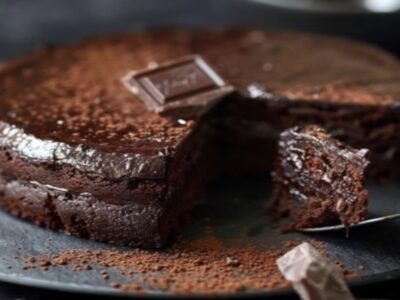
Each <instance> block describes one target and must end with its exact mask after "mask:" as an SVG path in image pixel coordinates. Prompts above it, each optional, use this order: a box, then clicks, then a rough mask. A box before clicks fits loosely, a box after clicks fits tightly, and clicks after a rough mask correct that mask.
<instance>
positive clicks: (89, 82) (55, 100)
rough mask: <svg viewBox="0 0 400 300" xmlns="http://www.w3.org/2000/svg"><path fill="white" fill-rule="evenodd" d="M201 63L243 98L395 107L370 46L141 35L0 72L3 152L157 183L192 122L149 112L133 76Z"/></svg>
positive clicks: (386, 69)
mask: <svg viewBox="0 0 400 300" xmlns="http://www.w3.org/2000/svg"><path fill="white" fill-rule="evenodd" d="M191 54H199V55H201V56H202V57H204V58H205V59H206V60H207V62H208V63H209V64H210V65H211V66H212V67H213V68H214V69H215V70H216V71H217V72H218V73H219V74H220V75H221V76H222V77H223V78H224V79H226V80H227V81H228V82H229V83H231V84H232V85H233V86H235V87H237V88H238V90H239V94H241V95H243V96H244V97H246V98H260V97H261V98H262V97H266V98H274V99H280V98H285V99H293V100H307V101H318V100H323V101H328V102H342V103H343V102H344V103H355V104H358V103H362V104H371V105H392V104H397V101H398V100H400V99H399V98H400V97H399V95H400V85H399V84H398V83H399V82H400V72H399V66H400V63H399V61H398V60H397V59H396V58H395V57H393V56H391V55H389V54H387V53H385V52H383V51H381V50H379V49H375V48H374V47H371V46H364V45H362V44H358V43H354V42H349V41H345V40H340V39H331V38H326V37H321V36H313V35H307V34H295V33H286V32H281V33H277V32H268V31H266V32H261V31H243V30H228V31H212V32H207V31H206V32H204V31H203V32H179V31H170V32H151V33H149V32H143V33H132V34H126V35H120V36H111V37H105V38H97V39H92V40H88V41H85V42H82V43H80V44H77V45H74V46H66V47H61V48H48V49H44V50H42V51H39V52H37V53H34V54H31V55H28V56H25V57H22V58H20V59H16V60H14V61H12V62H10V63H9V64H8V65H7V66H6V67H5V69H4V70H3V71H1V73H0V99H1V101H0V120H1V123H0V124H1V130H0V132H1V133H0V147H1V148H3V149H6V150H7V149H8V150H11V151H13V152H15V153H17V154H19V155H21V156H22V157H24V158H28V159H31V160H35V161H41V162H42V161H43V162H46V161H47V162H50V163H61V164H69V165H72V166H74V167H76V168H77V169H78V170H82V171H85V172H93V173H98V174H101V175H103V176H105V177H107V178H111V179H114V178H120V177H123V176H128V177H136V178H161V177H163V176H165V170H166V164H167V159H168V157H169V156H171V155H174V153H175V150H176V149H177V147H178V146H179V145H180V144H181V143H182V141H184V140H185V138H186V137H187V136H188V135H189V134H190V133H191V132H192V131H193V129H194V128H195V126H196V120H195V119H179V118H178V119H176V118H168V117H163V116H159V115H158V114H156V113H153V112H149V111H148V110H147V109H146V106H145V105H144V104H143V102H142V101H141V100H140V99H139V98H138V97H137V96H135V95H134V94H132V93H131V92H130V91H128V90H127V89H126V88H125V87H124V86H123V84H122V83H121V78H122V77H123V76H124V75H126V74H127V73H128V72H129V71H132V70H141V69H144V68H146V67H148V66H149V65H153V64H157V63H163V62H166V61H169V60H171V59H176V58H180V57H184V56H186V55H191Z"/></svg>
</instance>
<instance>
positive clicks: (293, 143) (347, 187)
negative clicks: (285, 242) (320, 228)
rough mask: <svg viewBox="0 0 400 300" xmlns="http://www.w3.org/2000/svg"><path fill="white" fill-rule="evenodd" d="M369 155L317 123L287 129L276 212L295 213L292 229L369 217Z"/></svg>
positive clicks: (274, 204)
mask: <svg viewBox="0 0 400 300" xmlns="http://www.w3.org/2000/svg"><path fill="white" fill-rule="evenodd" d="M367 152H368V150H366V149H361V150H357V149H353V148H351V147H349V146H347V145H345V144H343V143H341V142H339V141H338V140H336V139H334V138H332V136H331V135H330V134H328V133H327V132H326V131H325V130H323V129H322V128H320V127H317V126H314V125H309V126H306V127H304V128H300V127H294V128H290V129H288V130H286V131H284V132H283V133H282V134H281V135H280V140H279V144H278V155H277V158H276V161H275V169H274V172H273V183H274V190H273V196H272V208H273V209H274V210H275V211H277V212H280V213H281V214H289V216H290V217H291V218H292V220H293V225H292V229H297V228H305V227H312V226H317V225H326V224H329V223H334V222H337V221H340V222H341V223H342V224H344V225H350V224H356V223H358V222H360V221H361V220H363V219H364V218H365V217H366V216H367V213H368V209H367V199H368V191H367V189H366V187H365V185H364V179H365V170H366V168H367V166H368V164H369V161H368V160H367V159H366V154H367Z"/></svg>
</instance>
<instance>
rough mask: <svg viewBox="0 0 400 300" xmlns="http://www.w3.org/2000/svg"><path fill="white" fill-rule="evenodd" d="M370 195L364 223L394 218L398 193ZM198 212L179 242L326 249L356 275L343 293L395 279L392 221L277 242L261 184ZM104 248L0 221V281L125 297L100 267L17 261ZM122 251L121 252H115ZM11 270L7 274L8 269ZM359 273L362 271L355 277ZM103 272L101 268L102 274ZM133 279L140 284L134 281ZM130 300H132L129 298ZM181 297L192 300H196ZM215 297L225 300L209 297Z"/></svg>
mask: <svg viewBox="0 0 400 300" xmlns="http://www.w3.org/2000/svg"><path fill="white" fill-rule="evenodd" d="M369 188H370V199H371V200H370V211H371V216H380V215H383V214H386V213H393V212H398V211H400V201H399V199H400V187H398V186H397V184H396V183H390V184H383V185H376V184H372V185H370V186H369ZM208 190H209V191H208V193H207V195H206V197H205V199H204V200H205V201H204V203H203V204H201V205H199V206H197V207H196V208H195V209H194V210H193V212H192V213H191V215H192V222H191V223H190V224H189V225H188V226H186V227H185V229H184V231H183V232H181V237H180V238H179V239H184V240H191V239H197V238H199V237H201V236H202V235H204V234H205V230H204V229H205V228H207V231H208V232H209V231H210V230H211V231H212V232H213V234H214V235H215V236H216V237H217V238H218V239H219V240H220V241H222V242H223V243H224V244H226V245H229V244H230V243H231V241H235V245H237V243H238V241H240V243H241V244H243V245H255V246H256V247H266V248H269V247H271V246H279V245H281V244H282V243H283V242H284V241H286V240H293V239H294V238H300V239H307V238H310V237H311V238H315V239H317V240H319V241H321V242H323V244H324V245H325V247H326V248H327V250H328V253H329V254H330V255H331V256H332V257H333V258H336V259H337V260H339V261H341V262H343V263H344V264H345V265H346V266H347V268H348V269H350V270H356V271H357V273H358V277H357V279H355V280H354V281H350V282H349V283H350V285H352V286H355V285H359V286H360V285H361V286H362V285H368V284H370V283H371V282H378V281H385V280H388V279H392V278H398V277H400V251H399V249H400V235H399V234H398V232H400V222H398V221H391V222H388V223H384V224H379V225H373V226H369V227H364V228H354V229H352V230H351V231H350V236H349V237H348V238H346V236H345V233H344V231H338V232H333V233H332V232H330V233H323V234H321V233H320V234H318V235H315V234H313V235H311V234H308V235H303V234H297V233H296V234H284V235H283V234H281V233H280V230H279V228H277V226H275V225H276V224H274V222H273V220H272V219H271V218H270V217H268V216H266V215H265V214H264V213H263V207H264V205H265V201H266V199H267V197H268V194H269V193H270V184H269V183H268V180H267V179H265V178H263V177H257V178H230V179H224V180H222V181H220V182H218V183H215V184H213V185H212V186H211V187H210V188H209V189H208ZM107 247H110V246H109V245H106V244H101V243H96V242H92V241H88V240H84V239H78V238H74V237H71V236H67V235H64V234H62V233H58V232H54V231H50V230H46V229H42V228H40V227H38V226H36V225H33V224H30V223H28V222H25V221H22V220H19V219H17V218H14V217H11V216H9V215H8V214H6V213H4V212H1V213H0V254H1V255H0V280H2V281H5V282H11V283H16V284H21V285H28V286H35V287H43V288H47V289H55V290H60V291H73V292H80V293H88V294H94V295H115V296H126V295H124V294H122V293H121V291H119V290H116V289H113V288H111V287H110V286H109V282H111V281H116V282H124V280H126V279H125V277H123V276H122V275H120V274H119V273H118V272H116V271H113V269H112V268H110V270H109V273H110V275H111V278H110V280H108V281H105V280H103V279H102V278H101V276H100V275H99V270H100V267H99V268H98V267H97V266H96V265H94V269H93V270H90V271H83V272H74V271H72V269H71V268H70V267H54V268H50V269H49V270H48V271H43V270H41V269H40V268H39V269H30V270H23V266H24V257H26V256H31V255H41V254H49V253H58V252H59V251H61V250H65V249H71V248H72V249H98V248H107ZM121 250H123V248H121ZM10 266H11V267H12V268H11V269H10ZM359 266H363V267H364V268H363V269H359ZM101 270H104V267H101ZM138 279H139V277H138ZM289 294H292V291H291V290H289V289H288V290H277V291H256V292H255V291H253V292H243V293H240V294H236V296H238V297H240V296H243V297H247V296H253V297H254V296H260V297H270V296H277V295H289ZM131 296H135V295H131ZM140 296H141V297H143V296H148V297H159V296H171V294H170V293H169V292H168V291H167V292H151V291H150V292H149V293H148V294H145V295H140ZM183 296H192V297H193V296H196V295H195V294H191V295H183ZM214 296H226V295H223V294H216V295H214Z"/></svg>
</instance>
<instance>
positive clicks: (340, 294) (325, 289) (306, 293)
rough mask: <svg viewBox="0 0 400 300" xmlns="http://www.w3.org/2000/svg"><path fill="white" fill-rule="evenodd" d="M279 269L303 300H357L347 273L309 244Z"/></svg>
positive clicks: (283, 258) (285, 259) (284, 258)
mask: <svg viewBox="0 0 400 300" xmlns="http://www.w3.org/2000/svg"><path fill="white" fill-rule="evenodd" d="M277 265H278V268H279V270H280V271H281V273H282V274H283V276H284V277H285V278H286V280H288V281H289V282H290V283H291V284H292V285H293V288H294V289H295V290H296V292H297V293H298V294H299V296H300V297H301V299H302V300H337V299H341V300H353V299H354V297H353V295H352V294H351V292H350V290H349V288H348V287H347V285H346V281H345V279H344V276H343V273H342V272H341V271H340V270H339V269H338V268H337V267H336V265H335V264H334V263H333V262H331V261H329V260H328V259H326V258H324V257H323V256H322V255H321V254H320V253H319V252H318V251H317V250H316V249H315V248H314V247H313V246H311V245H310V244H309V243H302V244H301V245H299V246H297V247H295V248H293V249H292V250H290V251H289V252H287V253H286V254H285V255H283V256H281V257H280V258H279V259H278V260H277Z"/></svg>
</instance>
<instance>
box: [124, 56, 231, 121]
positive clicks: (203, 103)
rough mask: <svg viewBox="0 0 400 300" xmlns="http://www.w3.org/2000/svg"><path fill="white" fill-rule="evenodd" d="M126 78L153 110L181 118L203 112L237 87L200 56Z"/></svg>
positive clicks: (172, 62) (131, 87) (130, 73)
mask: <svg viewBox="0 0 400 300" xmlns="http://www.w3.org/2000/svg"><path fill="white" fill-rule="evenodd" d="M122 81H123V83H124V85H125V86H126V87H127V88H128V89H129V90H130V91H132V92H133V93H135V94H137V95H139V97H140V98H141V99H142V100H143V101H144V102H145V103H146V105H147V107H148V109H149V110H151V111H155V112H157V113H165V114H167V115H178V116H180V117H181V116H187V115H188V114H189V115H198V114H201V113H202V112H204V110H205V109H208V108H210V107H211V106H212V105H213V104H215V103H216V102H217V101H218V100H220V99H221V98H222V97H224V96H225V95H227V94H229V93H231V92H233V90H234V89H233V87H232V86H230V85H227V84H226V83H225V81H224V80H223V79H222V78H221V77H220V76H219V75H218V74H217V73H216V72H215V71H214V70H213V69H212V68H211V67H210V65H208V64H207V63H206V62H205V60H204V59H203V58H201V57H200V56H198V55H191V56H187V57H184V58H180V59H176V60H172V61H169V62H166V63H163V64H159V65H156V66H154V67H150V68H148V69H145V70H140V71H131V72H129V73H128V74H127V75H126V76H125V77H124V78H123V79H122Z"/></svg>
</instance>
